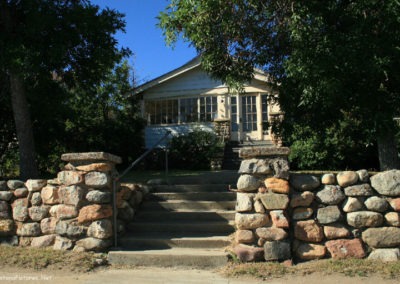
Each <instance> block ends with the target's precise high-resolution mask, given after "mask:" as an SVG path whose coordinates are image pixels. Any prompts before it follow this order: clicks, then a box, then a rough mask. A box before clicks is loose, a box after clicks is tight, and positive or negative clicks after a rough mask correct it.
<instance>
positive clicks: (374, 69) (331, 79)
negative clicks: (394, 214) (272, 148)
mask: <svg viewBox="0 0 400 284" xmlns="http://www.w3.org/2000/svg"><path fill="white" fill-rule="evenodd" d="M159 20H160V23H159V25H160V27H161V28H162V29H163V31H164V35H165V37H166V41H167V42H168V43H173V42H174V41H176V39H177V38H178V37H179V36H182V37H183V38H184V39H186V40H188V41H190V42H191V44H193V45H194V46H195V47H196V49H197V51H198V52H199V53H200V54H201V57H202V64H203V66H204V68H205V69H206V71H208V72H210V73H211V74H212V75H213V76H215V77H218V78H220V79H222V80H223V81H224V82H226V83H228V84H229V85H231V86H233V87H239V88H240V85H241V84H243V83H245V82H246V81H248V80H250V79H251V77H252V72H253V67H259V68H263V69H264V70H265V71H266V72H268V73H270V74H271V79H272V82H271V83H272V86H273V87H274V88H275V89H276V90H278V91H279V98H278V100H279V104H280V106H281V108H282V110H283V111H284V112H285V119H284V121H283V123H282V124H279V125H273V129H274V130H275V131H276V133H277V134H279V135H280V136H281V137H282V138H283V140H284V141H285V142H286V143H288V144H289V145H291V146H292V147H293V146H294V149H295V151H296V155H295V156H293V157H294V158H295V159H296V160H297V162H298V165H299V166H300V165H301V166H302V167H305V168H311V167H314V166H318V165H320V166H322V167H324V168H325V167H330V166H331V165H333V167H336V166H339V165H341V166H345V167H353V166H356V167H363V165H362V164H361V163H362V162H363V161H364V160H370V157H369V155H370V153H371V150H370V149H375V151H376V149H379V156H380V158H381V159H380V163H381V165H383V166H384V167H386V166H392V167H393V166H394V167H396V166H398V161H393V164H391V165H388V163H386V162H387V161H385V159H387V158H389V157H388V156H392V157H393V156H396V154H397V151H396V149H393V148H392V145H390V143H387V142H390V141H393V139H394V133H396V132H397V130H398V129H397V128H396V126H395V125H394V123H393V117H394V116H396V115H397V114H398V110H399V109H400V96H399V88H398V86H399V85H400V84H399V83H400V73H399V72H398V71H397V69H398V68H397V66H398V64H399V63H400V50H399V48H398V47H399V44H400V30H399V29H398V28H397V27H398V26H399V25H400V4H399V2H398V1H395V0H390V1H380V0H367V1H336V0H328V1H291V0H272V1H261V0H247V1H241V0H230V1H223V0H205V1H203V0H202V1H200V0H172V1H171V4H170V5H169V6H168V7H167V8H166V10H165V12H163V13H161V14H160V16H159ZM341 135H345V136H341ZM319 140H323V141H319ZM362 145H364V146H362ZM365 145H368V146H365ZM370 145H373V147H372V148H370ZM328 146H330V147H333V148H337V153H336V154H331V153H329V152H330V151H331V149H330V148H328V149H325V147H328ZM321 147H323V148H321ZM346 149H347V150H346ZM353 151H357V152H356V153H355V152H353ZM349 153H351V154H352V156H349ZM385 153H391V154H390V155H387V154H386V156H385ZM392 153H394V154H392ZM354 154H355V156H356V157H363V159H362V160H360V163H359V164H358V165H355V164H354V163H350V162H351V160H352V159H353V157H354ZM374 155H375V156H378V153H377V152H375V154H374ZM300 160H301V162H299V161H300ZM373 160H376V159H373ZM375 166H376V165H375Z"/></svg>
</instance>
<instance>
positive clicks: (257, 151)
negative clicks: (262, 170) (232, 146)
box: [239, 146, 290, 159]
mask: <svg viewBox="0 0 400 284" xmlns="http://www.w3.org/2000/svg"><path fill="white" fill-rule="evenodd" d="M289 154H290V148H288V147H268V146H262V147H244V148H242V149H240V150H239V157H240V158H244V159H247V158H257V157H287V156H289Z"/></svg>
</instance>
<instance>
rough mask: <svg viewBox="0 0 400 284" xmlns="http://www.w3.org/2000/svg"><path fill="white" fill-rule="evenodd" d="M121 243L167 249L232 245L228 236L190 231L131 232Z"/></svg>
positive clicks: (143, 248) (129, 247) (122, 238)
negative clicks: (166, 232)
mask: <svg viewBox="0 0 400 284" xmlns="http://www.w3.org/2000/svg"><path fill="white" fill-rule="evenodd" d="M119 245H120V246H122V247H123V248H125V249H136V250H137V249H142V250H145V249H152V250H156V249H167V248H173V247H180V248H223V247H226V246H228V245H230V240H229V238H228V237H227V236H225V235H224V236H218V235H217V236H211V235H210V234H200V233H196V234H189V233H169V234H165V233H164V234H157V235H155V234H153V233H147V234H146V233H140V234H135V233H130V234H128V235H126V236H123V237H121V238H120V239H119Z"/></svg>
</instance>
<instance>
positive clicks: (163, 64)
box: [91, 0, 196, 84]
mask: <svg viewBox="0 0 400 284" xmlns="http://www.w3.org/2000/svg"><path fill="white" fill-rule="evenodd" d="M91 2H92V3H93V4H96V5H99V6H100V7H101V8H104V7H106V6H107V7H109V8H111V9H115V10H117V11H119V12H121V13H124V14H125V21H126V33H125V34H123V33H118V34H117V36H116V37H117V39H118V41H119V44H120V45H121V46H123V47H129V49H130V50H132V51H133V53H134V55H133V56H132V57H131V58H130V60H129V62H130V63H131V65H133V67H134V69H135V77H136V79H137V82H138V83H139V84H141V83H144V82H145V81H149V80H150V79H154V78H156V77H158V76H160V75H162V74H164V73H166V72H168V71H171V70H173V69H175V68H177V67H179V66H181V65H183V64H184V63H186V62H188V61H189V60H190V59H192V58H193V57H195V56H196V51H195V49H194V48H193V47H189V44H188V43H184V42H182V41H180V42H178V43H177V44H176V46H175V48H174V49H172V48H171V47H167V46H166V44H165V42H164V37H163V35H162V31H161V30H160V29H159V28H157V27H156V24H157V19H156V17H157V15H158V14H159V12H160V11H163V10H164V8H165V7H166V6H167V5H168V3H169V1H168V0H92V1H91Z"/></svg>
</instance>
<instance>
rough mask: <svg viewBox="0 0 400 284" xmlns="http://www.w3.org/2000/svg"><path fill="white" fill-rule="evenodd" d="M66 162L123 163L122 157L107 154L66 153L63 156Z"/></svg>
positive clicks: (62, 158)
mask: <svg viewBox="0 0 400 284" xmlns="http://www.w3.org/2000/svg"><path fill="white" fill-rule="evenodd" d="M61 160H63V161H66V162H111V163H114V164H120V163H122V159H121V157H118V156H115V155H112V154H110V153H106V152H86V153H66V154H62V155H61Z"/></svg>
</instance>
